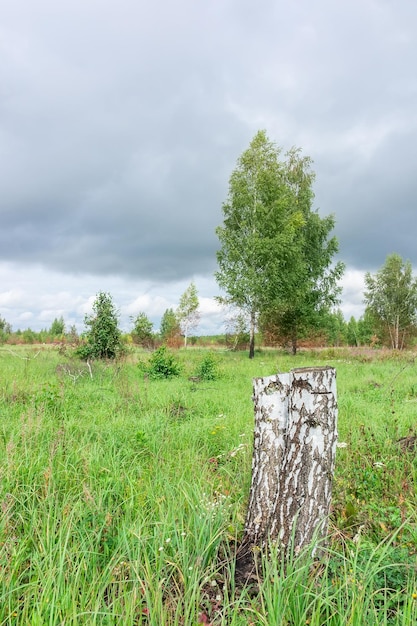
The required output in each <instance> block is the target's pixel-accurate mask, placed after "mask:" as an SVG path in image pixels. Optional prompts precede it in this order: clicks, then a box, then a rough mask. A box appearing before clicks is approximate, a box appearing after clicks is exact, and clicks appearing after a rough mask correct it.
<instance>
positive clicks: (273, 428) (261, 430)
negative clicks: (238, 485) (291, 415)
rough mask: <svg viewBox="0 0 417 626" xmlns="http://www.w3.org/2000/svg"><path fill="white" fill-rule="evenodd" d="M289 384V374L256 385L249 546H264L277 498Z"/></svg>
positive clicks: (265, 379) (247, 536)
mask: <svg viewBox="0 0 417 626" xmlns="http://www.w3.org/2000/svg"><path fill="white" fill-rule="evenodd" d="M289 380H290V376H289V374H274V375H273V376H266V377H265V378H255V379H254V381H253V401H254V404H255V430H254V440H253V457H252V484H251V490H250V498H249V506H248V512H247V517H246V523H245V535H246V540H247V541H249V543H254V544H258V543H259V542H261V543H262V542H263V540H264V538H265V536H266V534H267V532H268V528H269V525H270V519H271V514H272V510H273V507H274V503H275V500H276V497H277V491H278V481H279V470H280V467H281V464H282V462H283V457H284V452H285V433H286V431H287V427H288V424H287V422H288V398H289Z"/></svg>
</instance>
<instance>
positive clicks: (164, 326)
mask: <svg viewBox="0 0 417 626" xmlns="http://www.w3.org/2000/svg"><path fill="white" fill-rule="evenodd" d="M159 334H160V337H161V339H162V341H164V342H165V343H167V344H171V343H175V341H176V340H177V339H178V338H179V337H180V336H181V329H180V325H179V322H178V319H177V316H176V314H175V311H174V309H166V311H165V313H164V314H163V316H162V319H161V326H160V329H159Z"/></svg>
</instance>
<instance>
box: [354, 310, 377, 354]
mask: <svg viewBox="0 0 417 626" xmlns="http://www.w3.org/2000/svg"><path fill="white" fill-rule="evenodd" d="M380 330H381V325H380V323H379V322H378V320H376V318H375V316H374V315H373V314H372V312H371V311H370V309H369V308H366V309H365V313H364V314H363V315H362V316H361V317H360V318H359V319H358V320H356V319H355V318H354V317H353V316H352V317H351V318H350V320H349V321H348V323H347V325H346V340H347V343H348V345H349V346H375V345H379V344H380V340H381V337H380V335H381V333H380Z"/></svg>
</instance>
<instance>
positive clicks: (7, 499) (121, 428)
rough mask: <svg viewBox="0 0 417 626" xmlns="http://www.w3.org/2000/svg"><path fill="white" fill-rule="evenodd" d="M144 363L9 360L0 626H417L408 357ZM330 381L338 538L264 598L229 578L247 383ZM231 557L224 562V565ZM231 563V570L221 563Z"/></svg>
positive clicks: (48, 357)
mask: <svg viewBox="0 0 417 626" xmlns="http://www.w3.org/2000/svg"><path fill="white" fill-rule="evenodd" d="M175 356H176V357H177V358H178V359H179V361H180V363H181V374H180V376H179V377H177V378H174V379H171V380H150V379H149V378H148V377H147V376H144V374H143V369H141V368H140V367H138V362H139V360H142V361H143V360H146V359H147V358H148V355H147V354H146V353H139V352H133V353H131V354H130V355H129V356H128V358H127V359H126V360H125V361H124V362H120V363H111V364H106V363H100V362H98V363H93V364H92V368H91V372H90V370H89V369H88V367H87V366H86V365H85V364H83V363H81V362H79V361H75V360H72V359H71V358H70V356H66V355H63V354H60V353H59V352H58V351H57V350H54V349H52V348H45V349H42V348H41V349H39V348H37V347H33V348H23V347H22V348H21V347H14V348H13V350H12V351H10V350H9V349H7V348H6V347H3V348H1V349H0V371H1V378H2V384H1V388H0V411H1V420H0V475H1V481H0V489H1V491H0V507H1V515H0V625H3V624H4V625H6V624H16V625H17V624H22V625H23V624H25V625H27V624H31V625H37V624H39V625H46V624H48V625H55V624H65V625H75V624H97V625H98V624H100V625H103V626H104V625H110V624H122V623H123V624H143V625H145V624H146V625H152V626H153V625H155V626H161V625H165V624H166V625H171V624H173V625H176V624H177V625H185V626H194V625H197V624H198V623H211V624H212V625H213V626H216V625H218V624H221V625H224V626H226V625H227V626H244V625H248V624H249V625H250V624H253V625H257V624H260V625H271V626H272V625H274V626H275V625H281V624H282V625H283V626H290V625H291V626H298V625H299V624H300V625H301V624H310V625H315V626H321V625H323V624H329V625H332V626H337V625H342V624H352V625H358V626H359V625H360V626H363V625H364V624H367V625H368V624H370V625H372V624H375V625H378V626H379V625H381V624H387V625H391V624H393V625H400V624H401V625H408V624H410V625H411V624H414V623H415V622H416V621H417V599H415V597H416V594H417V575H416V549H417V507H416V505H417V494H416V482H417V462H416V454H415V452H416V450H415V449H414V448H413V447H412V446H411V443H412V440H411V439H410V440H408V443H409V444H410V445H409V446H408V447H407V445H406V444H407V441H406V442H405V443H403V444H402V445H401V444H400V443H398V440H399V439H401V438H404V437H407V436H409V435H411V434H412V433H416V430H417V427H416V408H417V382H416V381H417V378H416V365H415V363H414V357H413V355H411V354H403V355H397V354H395V355H394V354H391V353H389V352H372V351H368V352H367V353H364V352H356V353H355V352H354V351H348V350H334V349H332V350H327V351H321V352H303V353H300V354H299V355H297V356H296V357H293V356H290V355H288V354H286V353H284V352H278V351H272V350H266V351H263V352H261V353H258V354H257V355H256V358H255V359H254V360H253V361H249V359H248V358H247V354H246V353H244V354H243V353H232V352H218V353H216V354H215V355H214V359H215V363H216V377H215V379H214V380H201V381H198V382H196V381H194V380H189V378H190V377H195V376H196V373H198V372H200V373H201V366H202V364H203V363H204V361H205V362H206V363H207V351H204V350H198V349H190V350H187V351H184V350H181V351H180V352H178V353H175ZM305 365H332V366H334V367H336V370H337V384H338V396H339V440H340V441H341V442H344V443H346V444H347V445H346V447H343V448H340V449H338V452H337V460H336V472H335V477H334V486H333V506H332V517H331V525H330V542H329V546H328V549H327V551H326V555H325V557H324V558H323V559H322V560H321V562H320V563H314V562H313V561H312V559H311V558H309V557H308V555H300V556H298V557H297V558H296V559H294V561H293V562H291V563H290V564H287V567H286V571H285V573H284V570H283V567H282V565H281V563H280V561H279V559H278V558H272V559H269V560H263V561H262V560H261V561H260V565H259V567H260V569H261V570H262V572H260V573H262V576H261V584H260V589H259V593H257V594H252V593H251V590H250V589H237V588H235V585H234V583H233V567H234V564H233V558H232V556H231V555H232V553H233V548H234V546H235V544H236V543H237V542H238V541H239V538H240V537H241V533H242V529H243V522H244V517H245V512H246V502H247V497H248V495H249V486H250V478H251V455H252V449H251V446H252V436H253V405H252V400H251V395H252V378H253V377H255V376H265V375H269V374H272V373H274V372H276V371H281V372H283V371H289V370H290V369H291V368H292V367H300V366H305ZM219 556H221V558H222V559H223V562H221V559H220V558H219ZM228 556H229V558H227V557H228Z"/></svg>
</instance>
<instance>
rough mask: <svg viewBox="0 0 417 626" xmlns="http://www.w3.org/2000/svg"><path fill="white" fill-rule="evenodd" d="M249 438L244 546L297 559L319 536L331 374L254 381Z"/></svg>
mask: <svg viewBox="0 0 417 626" xmlns="http://www.w3.org/2000/svg"><path fill="white" fill-rule="evenodd" d="M254 403H255V432H254V449H253V460H252V484H251V491H250V497H249V506H248V512H247V516H246V523H245V533H244V540H243V542H242V544H243V545H245V546H246V547H248V546H254V545H256V546H259V547H264V546H265V545H266V544H267V542H268V541H269V540H277V541H278V542H279V545H280V547H281V550H282V553H283V554H284V555H285V554H286V555H288V554H289V553H292V552H294V553H298V552H299V551H300V550H301V549H303V548H304V547H306V546H308V545H310V544H311V543H312V541H313V539H314V538H317V539H319V540H324V539H325V537H326V535H327V525H328V515H329V509H330V501H331V490H332V478H333V471H334V462H335V454H336V441H337V403H336V371H335V370H334V369H333V368H331V367H312V368H301V369H294V370H292V371H291V372H290V373H289V374H278V375H275V376H269V377H266V378H257V379H255V380H254Z"/></svg>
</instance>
